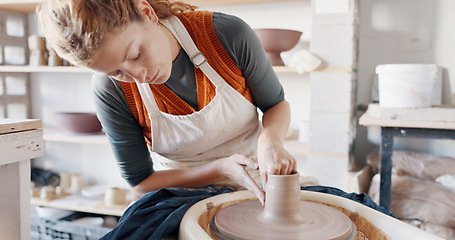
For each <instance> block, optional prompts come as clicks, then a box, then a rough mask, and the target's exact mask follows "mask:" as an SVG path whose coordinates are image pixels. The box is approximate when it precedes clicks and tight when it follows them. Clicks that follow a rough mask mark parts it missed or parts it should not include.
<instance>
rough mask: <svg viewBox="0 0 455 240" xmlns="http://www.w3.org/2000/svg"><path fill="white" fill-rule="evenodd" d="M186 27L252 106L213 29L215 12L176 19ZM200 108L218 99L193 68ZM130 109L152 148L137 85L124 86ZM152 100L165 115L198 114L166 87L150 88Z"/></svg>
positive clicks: (206, 80) (197, 70)
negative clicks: (153, 99)
mask: <svg viewBox="0 0 455 240" xmlns="http://www.w3.org/2000/svg"><path fill="white" fill-rule="evenodd" d="M177 17H178V18H179V19H180V21H181V22H182V23H183V25H184V26H185V28H186V29H187V31H188V33H189V34H190V36H191V38H192V39H193V41H194V42H195V44H196V46H197V48H198V49H199V51H201V52H202V54H204V56H205V58H206V59H207V61H208V63H209V64H210V66H212V68H213V69H214V70H215V71H216V72H217V73H218V74H219V75H220V76H221V77H222V78H223V79H224V80H225V81H226V82H227V83H228V84H229V85H230V86H232V87H233V88H234V89H235V90H237V91H238V92H239V93H240V94H242V95H243V96H244V97H245V98H246V99H247V100H248V101H250V102H251V103H253V98H252V96H251V93H250V91H249V89H248V87H247V86H246V84H245V78H244V77H243V76H242V71H241V70H240V69H239V68H238V67H237V66H236V65H235V63H234V62H233V61H232V59H231V58H230V57H229V55H228V54H227V53H226V51H225V50H224V48H223V46H222V45H221V43H220V41H219V40H218V37H217V36H216V34H215V29H214V28H213V20H212V18H213V12H208V11H194V12H186V13H182V14H179V15H177ZM194 73H195V78H196V87H197V104H198V108H199V109H202V108H203V107H205V106H207V104H208V103H209V102H210V101H211V100H212V99H213V98H214V97H215V94H216V92H215V86H214V85H213V84H212V83H211V82H210V80H209V79H208V78H207V77H206V76H205V75H204V73H203V72H202V71H201V70H200V69H199V68H196V67H195V68H194ZM121 85H122V88H123V92H124V94H125V96H126V99H127V101H128V104H129V107H130V109H131V111H132V113H133V115H134V117H135V118H136V119H137V120H138V122H139V124H140V126H141V127H142V131H143V133H144V137H145V140H146V142H147V145H148V146H149V147H150V148H151V142H150V137H151V126H150V119H149V117H148V114H147V109H146V108H145V105H144V103H143V102H142V98H141V96H140V93H139V90H138V88H137V85H136V83H134V82H133V83H125V82H122V83H121ZM150 88H151V90H152V93H153V96H154V97H155V101H156V103H157V105H158V108H159V109H160V111H162V112H166V113H169V114H172V115H187V114H191V113H193V112H196V110H195V109H193V108H192V107H191V106H190V105H189V104H187V103H186V102H185V101H183V100H182V99H181V98H180V97H178V96H177V95H176V94H175V93H174V92H172V91H171V90H170V89H169V88H168V87H167V86H166V85H164V84H150Z"/></svg>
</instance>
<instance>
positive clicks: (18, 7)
mask: <svg viewBox="0 0 455 240" xmlns="http://www.w3.org/2000/svg"><path fill="white" fill-rule="evenodd" d="M289 1H297V0H186V2H188V3H191V4H194V5H196V6H200V7H205V6H216V5H235V4H251V3H266V2H289ZM41 2H43V1H42V0H2V1H1V3H0V9H4V10H8V11H14V12H20V13H33V12H35V9H36V6H37V5H38V4H40V3H41Z"/></svg>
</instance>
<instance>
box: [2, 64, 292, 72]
mask: <svg viewBox="0 0 455 240" xmlns="http://www.w3.org/2000/svg"><path fill="white" fill-rule="evenodd" d="M273 69H274V70H275V72H277V73H297V70H296V69H295V68H290V67H285V66H275V67H273ZM0 72H10V73H16V72H20V73H91V72H93V71H92V70H90V69H88V68H81V67H65V66H58V67H48V66H13V65H11V66H8V65H0Z"/></svg>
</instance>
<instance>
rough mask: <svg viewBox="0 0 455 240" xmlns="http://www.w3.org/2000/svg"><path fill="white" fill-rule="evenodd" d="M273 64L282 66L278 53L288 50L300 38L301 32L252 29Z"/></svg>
mask: <svg viewBox="0 0 455 240" xmlns="http://www.w3.org/2000/svg"><path fill="white" fill-rule="evenodd" d="M254 31H255V32H256V35H257V36H258V37H259V40H260V41H261V43H262V46H263V47H264V50H265V51H266V52H267V55H268V56H269V58H270V62H271V63H272V65H273V66H284V63H283V60H281V56H280V53H281V52H284V51H289V50H291V48H293V47H294V46H295V45H296V44H297V43H298V42H299V39H300V36H301V35H302V32H299V31H295V30H290V29H272V28H263V29H254Z"/></svg>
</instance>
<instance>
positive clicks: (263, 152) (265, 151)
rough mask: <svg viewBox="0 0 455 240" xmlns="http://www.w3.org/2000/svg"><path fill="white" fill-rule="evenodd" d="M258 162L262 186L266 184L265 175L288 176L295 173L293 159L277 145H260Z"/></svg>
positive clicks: (295, 166)
mask: <svg viewBox="0 0 455 240" xmlns="http://www.w3.org/2000/svg"><path fill="white" fill-rule="evenodd" d="M258 162H259V173H260V174H261V180H262V184H263V185H265V184H266V183H267V175H289V174H293V173H296V172H297V162H296V160H295V158H294V157H293V156H292V155H291V154H289V152H288V151H287V150H286V149H285V148H284V147H283V145H282V144H279V143H277V144H265V145H261V144H260V145H259V146H258Z"/></svg>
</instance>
